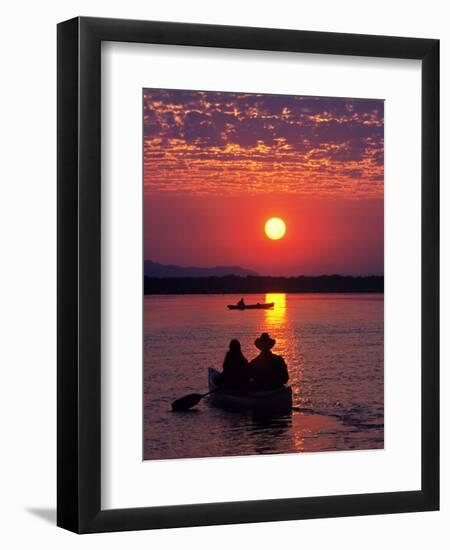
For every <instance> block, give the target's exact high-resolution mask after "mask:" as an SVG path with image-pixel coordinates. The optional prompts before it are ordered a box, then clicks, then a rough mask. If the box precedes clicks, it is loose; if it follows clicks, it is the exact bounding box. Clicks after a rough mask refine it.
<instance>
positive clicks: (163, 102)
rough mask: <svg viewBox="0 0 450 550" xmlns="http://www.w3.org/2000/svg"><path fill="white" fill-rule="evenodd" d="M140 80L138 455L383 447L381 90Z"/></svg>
mask: <svg viewBox="0 0 450 550" xmlns="http://www.w3.org/2000/svg"><path fill="white" fill-rule="evenodd" d="M142 94H143V95H142V124H143V144H142V146H143V396H142V399H143V411H142V414H143V457H142V458H143V460H165V459H196V458H206V457H238V456H242V457H243V456H255V455H271V454H287V453H311V452H338V451H361V450H364V451H371V450H374V451H375V450H379V449H383V448H384V100H383V98H351V97H315V96H301V95H276V94H263V93H248V92H244V91H233V92H230V91H204V90H177V89H155V88H144V89H143V90H142ZM399 215H401V213H399Z"/></svg>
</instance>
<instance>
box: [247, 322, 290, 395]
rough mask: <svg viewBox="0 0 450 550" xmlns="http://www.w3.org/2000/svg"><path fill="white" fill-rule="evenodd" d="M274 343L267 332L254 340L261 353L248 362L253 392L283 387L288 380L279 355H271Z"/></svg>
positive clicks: (283, 363) (283, 361)
mask: <svg viewBox="0 0 450 550" xmlns="http://www.w3.org/2000/svg"><path fill="white" fill-rule="evenodd" d="M275 343H276V341H275V340H274V339H273V338H271V337H270V336H269V335H268V333H267V332H263V333H262V334H261V336H260V337H259V338H257V339H256V340H255V346H256V347H257V348H258V349H259V350H260V351H261V353H260V354H259V355H258V356H257V357H255V358H254V359H252V360H251V361H250V364H249V366H250V376H251V378H252V383H251V384H252V387H253V388H254V389H255V390H272V389H276V388H279V387H281V386H283V384H286V382H287V381H288V380H289V374H288V369H287V365H286V362H285V360H284V359H283V357H281V355H276V354H275V353H272V351H271V349H272V348H273V346H274V345H275Z"/></svg>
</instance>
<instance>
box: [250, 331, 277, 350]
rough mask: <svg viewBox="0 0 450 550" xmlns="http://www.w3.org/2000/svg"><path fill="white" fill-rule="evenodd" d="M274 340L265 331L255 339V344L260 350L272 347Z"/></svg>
mask: <svg viewBox="0 0 450 550" xmlns="http://www.w3.org/2000/svg"><path fill="white" fill-rule="evenodd" d="M275 342H276V340H274V339H273V338H271V337H270V336H269V335H268V334H267V332H263V333H262V334H261V336H260V337H259V338H257V339H256V340H255V346H256V347H257V348H258V349H260V350H262V351H263V350H265V349H272V348H273V346H274V345H275Z"/></svg>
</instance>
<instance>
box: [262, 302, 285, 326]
mask: <svg viewBox="0 0 450 550" xmlns="http://www.w3.org/2000/svg"><path fill="white" fill-rule="evenodd" d="M265 301H266V303H267V302H273V303H274V307H273V309H266V310H265V313H266V322H267V324H268V325H269V326H272V327H273V328H274V329H276V328H281V327H282V326H283V324H284V321H285V317H286V294H285V293H270V294H266V300H265Z"/></svg>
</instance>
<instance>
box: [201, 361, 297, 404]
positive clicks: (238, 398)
mask: <svg viewBox="0 0 450 550" xmlns="http://www.w3.org/2000/svg"><path fill="white" fill-rule="evenodd" d="M218 374H219V372H218V371H217V370H216V369H212V368H209V369H208V384H209V391H211V392H212V391H214V390H217V389H218V388H219V387H220V386H217V385H216V384H214V379H215V377H216V376H217V375H218ZM209 399H210V401H211V404H212V405H214V406H216V407H222V408H224V409H230V410H235V411H256V412H260V413H262V412H264V413H287V412H289V411H290V410H291V409H292V390H291V387H290V386H283V387H282V388H277V389H276V390H269V391H249V390H225V389H223V390H222V389H220V390H219V391H217V392H216V393H213V394H211V395H210V396H209Z"/></svg>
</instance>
